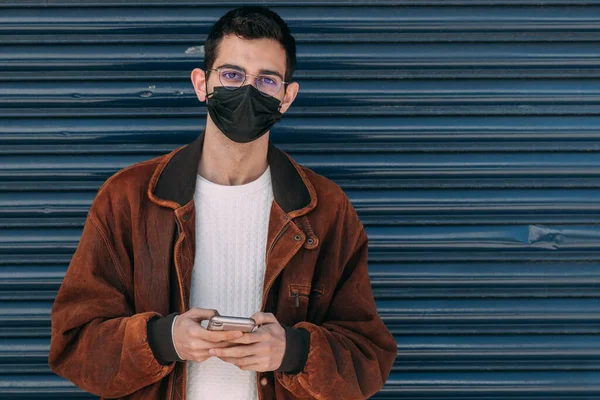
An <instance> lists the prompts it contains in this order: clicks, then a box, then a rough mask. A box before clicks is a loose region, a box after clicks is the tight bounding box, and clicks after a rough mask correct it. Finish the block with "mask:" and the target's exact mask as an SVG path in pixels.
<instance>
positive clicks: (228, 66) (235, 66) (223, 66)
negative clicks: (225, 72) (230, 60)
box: [215, 64, 246, 72]
mask: <svg viewBox="0 0 600 400" xmlns="http://www.w3.org/2000/svg"><path fill="white" fill-rule="evenodd" d="M219 68H233V69H237V70H240V71H244V72H246V71H245V70H244V68H242V67H240V66H239V65H234V64H222V65H220V66H219V67H217V68H215V69H219Z"/></svg>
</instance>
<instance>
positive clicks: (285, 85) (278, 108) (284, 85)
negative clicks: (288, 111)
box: [277, 83, 288, 113]
mask: <svg viewBox="0 0 600 400" xmlns="http://www.w3.org/2000/svg"><path fill="white" fill-rule="evenodd" d="M287 87H288V84H287V83H284V84H283V99H284V100H285V91H286V90H287ZM281 106H283V100H281V103H279V107H277V111H279V112H280V113H281Z"/></svg>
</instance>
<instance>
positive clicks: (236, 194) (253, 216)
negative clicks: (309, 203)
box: [186, 167, 273, 400]
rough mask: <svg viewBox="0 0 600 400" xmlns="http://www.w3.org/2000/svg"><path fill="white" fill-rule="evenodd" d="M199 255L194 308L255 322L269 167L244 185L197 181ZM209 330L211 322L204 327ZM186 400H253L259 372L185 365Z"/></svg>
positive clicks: (214, 364)
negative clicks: (248, 318)
mask: <svg viewBox="0 0 600 400" xmlns="http://www.w3.org/2000/svg"><path fill="white" fill-rule="evenodd" d="M194 201H195V202H196V204H197V207H196V254H195V259H194V267H193V270H192V286H191V293H190V304H189V306H190V307H201V308H214V309H216V310H217V311H218V312H219V314H221V315H229V316H241V317H250V316H251V315H252V314H254V313H255V312H256V311H259V310H260V306H261V303H262V289H263V281H264V273H265V249H266V241H267V231H268V225H269V213H270V209H271V204H272V201H273V189H272V185H271V170H270V167H267V169H266V170H265V171H264V173H263V174H262V175H261V176H260V177H259V178H257V179H256V180H254V181H252V182H249V183H246V184H243V185H219V184H216V183H214V182H211V181H209V180H207V179H205V178H204V177H202V176H200V175H198V176H197V180H196V192H195V194H194ZM202 325H203V326H205V327H206V321H204V322H203V324H202ZM186 363H187V366H188V376H187V377H188V384H187V396H186V398H187V399H190V400H200V399H222V400H226V399H236V400H246V399H248V400H250V399H252V400H254V399H256V398H257V397H258V396H257V387H256V372H254V371H242V370H240V369H239V368H238V367H236V366H235V365H233V364H230V363H226V362H224V361H222V360H221V359H219V358H217V357H211V358H209V359H208V360H206V361H204V362H202V363H196V362H193V361H186Z"/></svg>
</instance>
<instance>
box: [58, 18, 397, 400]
mask: <svg viewBox="0 0 600 400" xmlns="http://www.w3.org/2000/svg"><path fill="white" fill-rule="evenodd" d="M295 64H296V47H295V41H294V39H293V37H292V36H291V34H290V32H289V29H288V27H287V26H286V24H285V23H284V22H283V21H282V20H281V18H280V17H279V16H278V15H277V14H275V13H274V12H272V11H270V10H268V9H266V8H260V7H242V8H239V9H236V10H233V11H231V12H229V13H227V14H226V15H225V16H223V17H222V18H221V19H220V20H219V21H218V22H217V23H216V24H215V26H214V27H213V29H212V30H211V32H210V34H209V36H208V39H207V42H206V44H205V67H206V69H205V70H204V71H203V70H201V69H194V70H193V71H192V74H191V79H192V83H193V85H194V88H195V91H196V94H197V96H198V99H199V100H200V101H201V102H206V103H207V107H208V117H207V120H206V129H205V130H204V131H203V132H202V133H201V134H200V135H199V136H198V138H197V139H196V140H194V141H193V142H192V143H190V144H187V145H185V146H181V147H179V148H177V149H175V150H174V151H172V152H171V153H169V154H166V155H162V156H159V157H157V158H154V159H151V160H147V161H145V162H141V163H137V164H135V165H132V166H130V167H128V168H125V169H123V170H121V171H119V172H117V173H116V174H115V175H113V176H112V177H111V178H109V179H108V180H107V181H106V182H105V183H104V185H103V186H102V187H101V188H100V189H99V191H98V193H97V195H96V198H95V199H94V201H93V204H92V206H91V209H90V211H89V213H88V217H87V219H86V222H85V225H84V229H83V233H82V236H81V239H80V242H79V245H78V247H77V250H76V252H75V254H74V256H73V259H72V261H71V264H70V265H69V268H68V270H67V273H66V275H65V278H64V281H63V284H62V285H61V287H60V289H59V292H58V294H57V297H56V301H55V303H54V306H53V308H52V339H51V344H50V355H49V365H50V367H51V369H52V370H53V371H54V372H55V373H57V374H58V375H61V376H63V377H65V378H67V379H69V380H71V381H72V382H74V383H75V384H76V385H77V386H79V387H81V388H83V389H84V390H86V391H89V392H91V393H95V394H97V395H99V396H101V397H103V398H116V397H122V398H128V399H146V400H147V399H157V400H158V399H161V400H164V399H190V400H191V399H193V400H196V399H224V400H225V399H236V400H240V399H256V398H260V399H297V398H303V399H305V398H319V399H336V400H337V399H344V400H348V399H363V398H367V397H369V396H371V395H373V394H374V393H376V392H377V391H378V390H379V389H381V388H382V386H383V384H384V383H385V381H386V379H387V377H388V375H389V373H390V370H391V368H392V363H393V361H394V358H395V356H396V349H397V347H396V343H395V341H394V338H393V336H392V335H391V334H390V332H389V331H388V329H387V328H386V327H385V325H384V324H383V322H382V320H381V318H380V317H379V315H378V314H377V310H376V307H375V301H374V298H373V293H372V289H371V285H370V281H369V277H368V273H367V243H368V239H367V235H366V233H365V230H364V227H363V225H362V223H361V222H360V220H359V218H358V216H357V213H356V211H355V209H354V208H353V206H352V204H351V203H350V201H349V200H348V198H347V197H346V195H345V194H344V192H343V191H342V190H341V189H340V187H339V186H337V185H336V184H335V183H333V182H332V181H330V180H328V179H327V178H325V177H323V176H321V175H318V174H316V173H315V172H313V171H311V170H310V169H308V168H306V167H304V166H302V165H299V164H298V163H296V162H295V161H294V160H293V159H292V158H291V157H290V156H289V155H288V154H287V153H285V152H283V151H282V150H279V149H278V148H277V147H275V146H274V145H273V144H272V142H271V141H270V140H269V130H270V128H271V127H272V126H273V125H274V124H275V123H276V122H277V121H279V119H280V118H281V115H282V114H283V113H285V112H286V111H287V110H288V108H289V107H290V105H291V104H292V102H293V101H294V99H295V97H296V94H297V93H298V89H299V85H298V84H297V83H295V82H291V78H292V74H293V72H294V70H295ZM215 314H220V315H227V316H238V317H252V318H253V319H254V320H255V321H256V323H257V325H258V326H259V327H258V329H257V330H256V331H254V332H250V333H242V332H237V331H221V332H220V331H212V330H207V329H206V328H205V325H204V323H202V322H203V321H206V320H207V319H209V318H210V317H211V316H213V315H215Z"/></svg>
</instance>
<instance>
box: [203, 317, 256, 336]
mask: <svg viewBox="0 0 600 400" xmlns="http://www.w3.org/2000/svg"><path fill="white" fill-rule="evenodd" d="M257 328H258V326H257V325H256V321H254V319H252V318H242V317H230V316H225V315H213V316H212V317H210V319H209V320H208V326H207V328H206V329H208V330H209V331H242V332H254V331H255V330H256V329H257Z"/></svg>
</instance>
